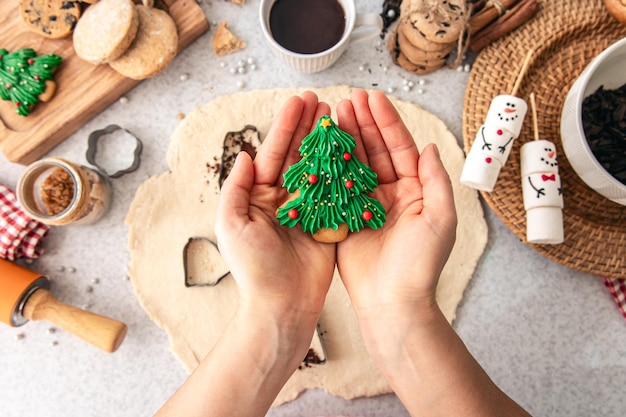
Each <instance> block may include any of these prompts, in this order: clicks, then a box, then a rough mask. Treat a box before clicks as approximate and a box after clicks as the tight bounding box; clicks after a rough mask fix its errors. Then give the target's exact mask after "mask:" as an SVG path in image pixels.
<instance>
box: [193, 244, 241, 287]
mask: <svg viewBox="0 0 626 417" xmlns="http://www.w3.org/2000/svg"><path fill="white" fill-rule="evenodd" d="M183 269H184V271H185V287H197V286H210V287H214V286H216V285H217V284H219V282H220V281H221V280H222V279H223V278H225V277H226V276H227V275H228V274H229V273H230V270H229V269H228V266H227V265H226V263H225V262H224V260H223V259H222V255H220V252H219V250H218V249H217V245H216V244H215V243H214V242H213V241H211V240H209V239H207V238H205V237H192V238H189V240H188V241H187V244H186V245H185V247H184V248H183Z"/></svg>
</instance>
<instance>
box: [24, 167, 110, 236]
mask: <svg viewBox="0 0 626 417" xmlns="http://www.w3.org/2000/svg"><path fill="white" fill-rule="evenodd" d="M17 199H18V201H19V203H20V204H21V206H22V208H23V209H24V211H25V212H26V213H27V214H28V215H29V216H30V217H32V218H33V219H35V220H39V221H40V222H42V223H44V224H48V225H52V226H64V225H70V224H88V223H94V222H96V221H97V220H99V219H100V218H101V217H102V216H103V215H104V213H105V212H106V211H107V210H108V208H109V205H110V202H111V184H110V183H109V180H108V179H107V178H105V177H103V176H102V175H101V174H100V173H99V172H97V171H95V170H92V169H90V168H87V167H84V166H79V165H76V164H74V163H72V162H69V161H67V160H65V159H61V158H46V159H42V160H40V161H37V162H34V163H32V164H31V165H29V166H28V167H27V168H26V170H25V171H24V172H23V173H22V175H21V176H20V179H19V181H18V183H17Z"/></svg>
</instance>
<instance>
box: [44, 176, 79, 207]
mask: <svg viewBox="0 0 626 417" xmlns="http://www.w3.org/2000/svg"><path fill="white" fill-rule="evenodd" d="M73 198H74V180H73V179H72V177H71V176H70V173H69V172H67V171H66V170H65V169H63V168H60V167H57V168H55V169H54V170H53V171H52V172H51V173H50V175H48V177H47V178H46V179H45V180H44V181H43V182H42V183H41V200H42V202H43V204H44V206H45V208H46V210H47V211H48V214H49V215H52V216H54V215H56V214H59V213H61V212H62V211H63V210H65V209H66V208H67V207H69V205H70V203H71V202H72V199H73Z"/></svg>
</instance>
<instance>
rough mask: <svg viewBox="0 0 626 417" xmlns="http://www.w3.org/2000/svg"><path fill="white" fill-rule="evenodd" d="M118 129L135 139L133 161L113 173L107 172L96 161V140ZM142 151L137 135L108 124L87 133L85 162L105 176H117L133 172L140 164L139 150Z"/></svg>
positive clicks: (141, 144)
mask: <svg viewBox="0 0 626 417" xmlns="http://www.w3.org/2000/svg"><path fill="white" fill-rule="evenodd" d="M118 130H122V131H124V132H125V133H126V134H127V135H128V136H130V137H131V138H133V139H134V140H135V144H136V146H135V150H134V152H133V162H132V163H131V164H130V166H129V167H128V168H125V169H121V170H119V171H116V172H114V173H113V174H109V173H108V172H107V170H106V169H104V168H103V167H102V166H100V165H98V163H97V162H96V154H97V153H98V141H99V140H100V138H101V137H103V136H107V135H110V134H112V133H114V132H116V131H118ZM142 151H143V143H142V142H141V140H140V139H139V138H138V137H137V136H135V135H133V134H132V133H131V132H129V131H128V130H126V129H124V128H122V127H120V126H118V125H109V126H107V127H105V128H104V129H101V130H96V131H95V132H92V133H91V134H90V135H89V139H88V141H87V154H86V157H87V162H89V163H90V164H91V165H93V166H95V167H96V168H97V169H98V171H100V172H101V173H103V174H104V175H106V176H107V177H109V178H119V177H121V176H122V175H124V174H128V173H130V172H133V171H135V170H137V168H139V165H140V164H141V152H142Z"/></svg>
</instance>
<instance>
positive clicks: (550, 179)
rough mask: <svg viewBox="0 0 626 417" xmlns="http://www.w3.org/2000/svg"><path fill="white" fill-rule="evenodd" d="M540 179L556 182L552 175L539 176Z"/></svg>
mask: <svg viewBox="0 0 626 417" xmlns="http://www.w3.org/2000/svg"><path fill="white" fill-rule="evenodd" d="M541 179H542V180H544V181H556V174H552V175H545V174H541Z"/></svg>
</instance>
